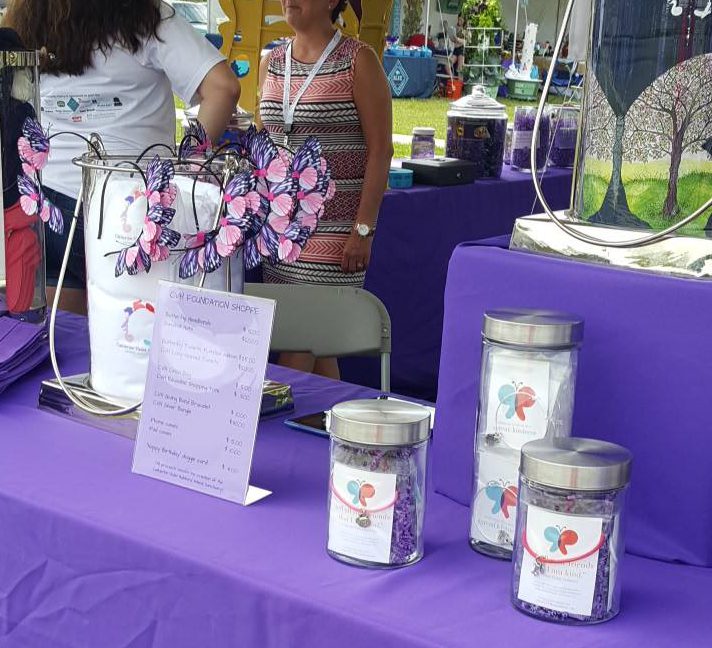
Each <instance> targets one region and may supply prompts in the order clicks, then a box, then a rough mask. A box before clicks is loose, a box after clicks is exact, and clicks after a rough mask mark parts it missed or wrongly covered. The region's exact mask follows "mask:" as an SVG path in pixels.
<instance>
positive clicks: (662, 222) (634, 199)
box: [584, 168, 712, 233]
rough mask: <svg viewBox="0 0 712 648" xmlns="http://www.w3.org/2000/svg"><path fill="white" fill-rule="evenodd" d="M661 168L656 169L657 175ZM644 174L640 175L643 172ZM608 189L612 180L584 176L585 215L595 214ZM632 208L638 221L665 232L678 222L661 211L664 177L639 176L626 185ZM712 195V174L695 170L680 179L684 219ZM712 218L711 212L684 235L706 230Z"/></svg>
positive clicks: (698, 220)
mask: <svg viewBox="0 0 712 648" xmlns="http://www.w3.org/2000/svg"><path fill="white" fill-rule="evenodd" d="M656 171H657V169H655V168H654V169H653V170H652V172H653V173H655V172H656ZM639 173H640V172H639ZM607 188H608V179H605V178H602V177H600V176H597V175H593V174H587V175H586V176H585V177H584V195H585V196H586V203H585V205H584V216H585V217H589V216H591V215H592V214H595V213H596V212H597V211H598V210H599V209H600V206H601V204H602V202H603V198H604V196H605V194H606V190H607ZM625 188H626V196H627V198H628V206H629V207H630V210H631V212H633V214H635V215H636V216H637V217H638V218H640V219H642V220H644V221H646V222H647V223H648V224H649V225H650V226H651V227H652V228H653V229H656V230H661V229H665V228H666V227H669V226H670V225H672V224H673V223H674V222H675V220H680V218H677V219H674V220H671V219H667V218H665V217H664V216H663V215H662V213H661V211H662V206H663V204H664V202H665V197H666V196H667V179H666V178H665V179H663V178H660V177H654V176H653V177H648V178H644V177H638V178H636V179H633V180H628V181H626V183H625ZM710 194H712V174H710V173H702V172H699V171H692V172H690V173H687V174H685V175H683V176H681V177H680V179H679V180H678V183H677V198H678V203H679V205H680V210H681V211H680V217H682V216H686V215H688V214H691V213H692V212H694V211H695V210H696V209H699V207H701V206H702V205H703V204H704V203H705V202H707V200H709V197H710ZM710 215H712V210H709V211H708V212H706V213H705V214H704V215H702V216H700V217H699V218H697V219H695V221H694V222H693V223H691V224H690V225H688V226H686V227H683V228H682V232H683V233H693V232H695V231H698V232H699V230H700V229H702V228H703V227H704V226H705V225H706V224H707V220H708V218H709V217H710Z"/></svg>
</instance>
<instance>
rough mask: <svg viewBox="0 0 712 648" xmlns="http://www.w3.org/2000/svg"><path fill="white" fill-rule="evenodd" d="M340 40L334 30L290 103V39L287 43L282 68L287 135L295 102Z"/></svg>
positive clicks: (338, 34) (283, 108) (289, 131)
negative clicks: (283, 66) (332, 35)
mask: <svg viewBox="0 0 712 648" xmlns="http://www.w3.org/2000/svg"><path fill="white" fill-rule="evenodd" d="M340 40H341V32H340V31H339V30H336V33H335V34H334V37H333V38H332V39H331V41H330V42H329V44H328V45H327V46H326V47H325V48H324V51H323V52H322V53H321V56H320V57H319V59H318V60H317V62H316V63H315V64H314V67H312V69H311V72H309V76H307V78H306V79H305V80H304V83H303V84H302V87H301V88H299V92H297V94H296V96H295V97H294V101H293V102H292V103H291V104H290V103H289V95H290V94H291V89H292V42H293V41H290V42H289V45H287V54H286V60H285V69H284V89H283V91H282V116H283V117H284V132H285V134H287V135H289V133H291V132H292V125H293V124H294V112H295V110H296V109H297V104H298V103H299V100H300V99H301V98H302V95H303V94H304V93H305V92H306V90H307V88H308V87H309V86H310V85H311V82H312V81H314V78H315V77H316V75H317V74H319V70H321V68H322V66H323V65H324V63H325V62H326V59H328V58H329V55H330V54H331V53H332V52H333V51H334V50H335V49H336V46H337V45H338V44H339V41H340Z"/></svg>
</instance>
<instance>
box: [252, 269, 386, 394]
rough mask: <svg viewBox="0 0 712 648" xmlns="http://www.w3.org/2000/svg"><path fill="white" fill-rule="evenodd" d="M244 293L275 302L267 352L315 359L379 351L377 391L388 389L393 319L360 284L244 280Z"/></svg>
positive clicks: (368, 353) (377, 300) (380, 302)
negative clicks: (317, 284)
mask: <svg viewBox="0 0 712 648" xmlns="http://www.w3.org/2000/svg"><path fill="white" fill-rule="evenodd" d="M245 294H246V295H252V296H255V297H265V298H267V299H274V300H275V301H276V302H277V309H276V314H275V322H274V331H273V333H272V344H271V350H272V351H276V352H293V353H311V354H313V355H314V356H315V357H317V358H331V357H346V356H360V355H380V357H381V390H382V391H383V392H389V391H390V389H391V318H390V316H389V315H388V311H387V310H386V307H385V306H384V305H383V302H382V301H381V300H380V299H378V297H376V296H375V295H373V294H372V293H370V292H368V291H367V290H362V289H360V288H351V287H339V286H300V285H294V286H293V285H280V284H259V283H247V284H245Z"/></svg>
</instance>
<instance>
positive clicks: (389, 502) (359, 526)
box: [328, 462, 396, 564]
mask: <svg viewBox="0 0 712 648" xmlns="http://www.w3.org/2000/svg"><path fill="white" fill-rule="evenodd" d="M330 491H331V497H330V500H329V545H328V548H329V550H330V551H333V552H335V553H338V554H342V555H344V556H349V557H351V558H357V559H360V560H366V561H370V562H377V563H384V564H387V563H389V561H390V555H391V537H392V535H393V510H394V505H395V502H396V475H394V474H390V473H375V472H369V471H366V470H359V469H357V468H353V467H351V466H347V465H345V464H342V463H339V462H335V463H334V468H333V471H332V475H331V486H330Z"/></svg>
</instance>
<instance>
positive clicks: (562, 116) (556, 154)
mask: <svg viewBox="0 0 712 648" xmlns="http://www.w3.org/2000/svg"><path fill="white" fill-rule="evenodd" d="M579 116H580V110H579V109H578V108H576V107H565V108H557V109H556V110H552V112H551V146H550V147H549V164H550V165H551V166H555V167H562V168H567V169H572V168H573V167H574V163H575V161H576V143H577V140H578V126H579Z"/></svg>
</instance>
